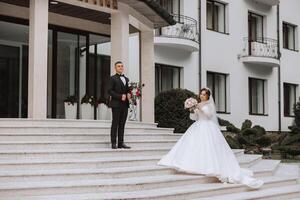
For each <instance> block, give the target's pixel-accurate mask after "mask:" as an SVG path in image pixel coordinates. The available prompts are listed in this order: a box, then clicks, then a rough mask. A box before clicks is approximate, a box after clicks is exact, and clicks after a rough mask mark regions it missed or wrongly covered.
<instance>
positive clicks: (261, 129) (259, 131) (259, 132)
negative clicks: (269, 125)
mask: <svg viewBox="0 0 300 200" xmlns="http://www.w3.org/2000/svg"><path fill="white" fill-rule="evenodd" d="M252 128H253V129H254V130H256V131H257V135H258V136H263V135H265V134H266V133H267V132H266V130H265V129H264V127H261V126H259V125H255V126H253V127H252Z"/></svg>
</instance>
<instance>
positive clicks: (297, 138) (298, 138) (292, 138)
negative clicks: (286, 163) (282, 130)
mask: <svg viewBox="0 0 300 200" xmlns="http://www.w3.org/2000/svg"><path fill="white" fill-rule="evenodd" d="M299 142H300V134H296V135H288V136H287V137H285V138H284V140H283V141H282V143H281V144H282V145H290V144H293V143H299Z"/></svg>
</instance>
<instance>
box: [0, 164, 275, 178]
mask: <svg viewBox="0 0 300 200" xmlns="http://www.w3.org/2000/svg"><path fill="white" fill-rule="evenodd" d="M157 160H158V159H157ZM156 162H157V161H156ZM169 174H184V173H180V172H178V171H176V170H173V169H172V168H169V167H163V166H158V165H156V163H154V164H153V165H144V166H138V165H137V166H129V167H113V168H111V167H109V168H84V167H82V168H74V169H66V168H64V169H41V168H39V169H35V170H32V169H22V170H1V171H0V182H6V181H25V182H30V181H40V180H43V181H45V180H48V181H52V180H76V179H77V180H83V179H103V178H129V177H139V176H157V175H169ZM272 174H273V168H271V169H268V170H267V169H265V168H261V169H259V168H257V169H256V171H254V175H255V176H260V177H263V176H271V175H272Z"/></svg>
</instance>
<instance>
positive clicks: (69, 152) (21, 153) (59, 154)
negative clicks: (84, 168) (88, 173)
mask: <svg viewBox="0 0 300 200" xmlns="http://www.w3.org/2000/svg"><path fill="white" fill-rule="evenodd" d="M168 151H169V148H164V147H160V148H150V147H149V148H133V149H114V150H112V149H110V148H95V149H49V150H26V151H25V150H1V151H0V159H13V160H14V159H33V158H35V159H45V158H48V159H65V158H81V159H84V158H99V157H100V158H101V157H106V156H108V157H111V156H147V155H163V154H165V153H167V152H168Z"/></svg>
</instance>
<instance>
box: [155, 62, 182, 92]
mask: <svg viewBox="0 0 300 200" xmlns="http://www.w3.org/2000/svg"><path fill="white" fill-rule="evenodd" d="M162 68H169V69H172V88H173V89H174V80H173V75H174V71H173V70H174V69H176V70H178V75H179V77H178V86H179V88H181V67H179V66H174V65H168V64H162V63H155V80H156V73H157V71H156V70H159V72H158V75H159V77H158V83H155V84H157V86H158V91H156V85H155V93H156V95H157V94H159V93H161V92H163V91H162V84H161V83H162V72H161V69H162Z"/></svg>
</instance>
